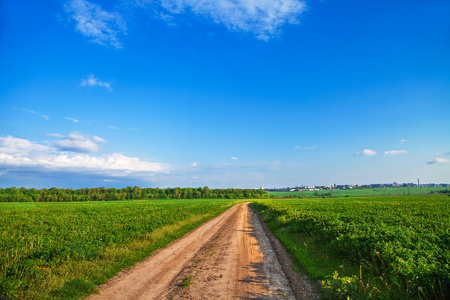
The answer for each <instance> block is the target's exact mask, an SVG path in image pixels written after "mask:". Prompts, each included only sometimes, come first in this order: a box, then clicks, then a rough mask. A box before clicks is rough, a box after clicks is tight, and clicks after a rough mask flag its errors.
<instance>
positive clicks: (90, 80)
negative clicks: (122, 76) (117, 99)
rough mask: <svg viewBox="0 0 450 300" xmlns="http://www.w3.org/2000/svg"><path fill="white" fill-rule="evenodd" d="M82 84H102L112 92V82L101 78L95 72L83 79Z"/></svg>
mask: <svg viewBox="0 0 450 300" xmlns="http://www.w3.org/2000/svg"><path fill="white" fill-rule="evenodd" d="M81 86H101V87H104V88H106V89H107V90H108V91H110V92H112V87H111V83H110V82H104V81H101V80H99V79H98V78H97V77H95V75H94V74H89V76H88V77H87V78H85V79H81Z"/></svg>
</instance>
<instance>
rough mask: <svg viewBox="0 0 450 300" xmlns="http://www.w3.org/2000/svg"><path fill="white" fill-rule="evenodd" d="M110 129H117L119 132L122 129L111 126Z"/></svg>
mask: <svg viewBox="0 0 450 300" xmlns="http://www.w3.org/2000/svg"><path fill="white" fill-rule="evenodd" d="M109 128H111V129H116V130H119V129H120V128H119V127H116V126H112V125H111V126H109Z"/></svg>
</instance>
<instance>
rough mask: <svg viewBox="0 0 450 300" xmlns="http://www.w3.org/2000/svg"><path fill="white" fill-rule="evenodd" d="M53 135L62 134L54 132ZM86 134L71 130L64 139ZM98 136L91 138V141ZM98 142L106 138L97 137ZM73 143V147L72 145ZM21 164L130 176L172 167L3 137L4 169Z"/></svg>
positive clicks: (1, 165) (1, 162)
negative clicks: (70, 151)
mask: <svg viewBox="0 0 450 300" xmlns="http://www.w3.org/2000/svg"><path fill="white" fill-rule="evenodd" d="M49 136H59V135H58V134H50V135H49ZM83 139H86V136H84V135H81V134H79V133H71V134H70V135H68V136H67V137H66V140H64V141H74V140H83ZM93 139H94V137H92V138H91V141H92V140H93ZM95 140H97V141H104V140H103V139H101V138H99V137H95ZM69 146H73V145H70V144H69ZM11 167H18V168H20V169H22V170H26V168H38V169H39V171H40V172H45V171H46V170H47V171H64V172H74V173H79V172H85V173H101V174H108V175H113V176H126V175H130V174H131V173H133V172H144V173H148V172H168V170H169V166H168V165H165V164H161V163H153V162H147V161H142V160H140V159H139V158H136V157H128V156H125V155H122V154H118V153H114V154H108V155H101V156H92V155H89V154H69V153H58V152H55V151H54V149H53V148H51V147H49V146H44V145H40V144H37V143H34V142H30V141H28V140H26V139H20V138H14V137H12V136H7V137H0V168H2V169H3V168H11Z"/></svg>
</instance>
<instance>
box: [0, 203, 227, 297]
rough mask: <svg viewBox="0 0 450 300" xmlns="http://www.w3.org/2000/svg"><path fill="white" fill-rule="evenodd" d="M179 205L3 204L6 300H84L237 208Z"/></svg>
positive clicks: (0, 224) (0, 248) (1, 276)
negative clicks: (182, 238)
mask: <svg viewBox="0 0 450 300" xmlns="http://www.w3.org/2000/svg"><path fill="white" fill-rule="evenodd" d="M234 203H235V201H218V200H191V201H188V200H181V201H180V200H176V201H175V200H174V201H139V202H96V203H92V202H90V203H20V204H2V205H0V209H1V210H2V215H1V216H0V254H1V255H0V299H3V298H6V299H37V298H39V299H49V298H55V299H79V298H81V297H84V296H86V295H89V294H91V293H93V292H95V290H96V286H97V285H99V284H103V283H106V282H107V280H108V278H111V277H113V276H115V275H116V274H117V273H118V272H120V271H121V270H123V269H126V268H129V267H131V266H133V265H134V264H135V263H136V262H139V261H142V260H143V259H145V258H146V257H148V256H149V255H151V253H152V252H153V251H155V250H157V249H159V248H162V247H164V246H166V245H167V244H168V243H170V242H172V241H174V240H175V239H177V238H180V237H181V236H183V235H184V234H186V233H188V232H189V231H191V230H193V229H194V228H196V227H198V226H199V225H200V224H202V223H204V222H205V221H207V220H209V219H211V218H213V217H215V216H217V215H219V214H220V213H221V212H223V211H225V210H226V209H228V208H229V207H231V206H232V205H233V204H234Z"/></svg>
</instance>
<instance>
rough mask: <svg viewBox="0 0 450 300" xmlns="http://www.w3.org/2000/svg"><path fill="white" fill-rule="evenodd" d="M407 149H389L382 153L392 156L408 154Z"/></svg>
mask: <svg viewBox="0 0 450 300" xmlns="http://www.w3.org/2000/svg"><path fill="white" fill-rule="evenodd" d="M408 153H409V151H408V150H391V151H385V152H384V155H385V156H388V155H390V156H392V155H399V154H408Z"/></svg>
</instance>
